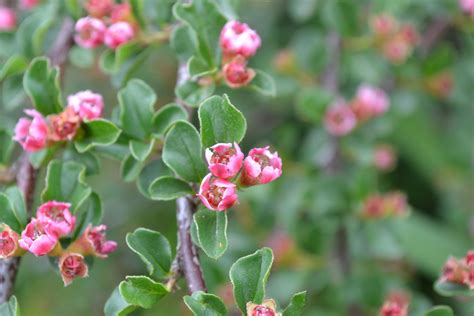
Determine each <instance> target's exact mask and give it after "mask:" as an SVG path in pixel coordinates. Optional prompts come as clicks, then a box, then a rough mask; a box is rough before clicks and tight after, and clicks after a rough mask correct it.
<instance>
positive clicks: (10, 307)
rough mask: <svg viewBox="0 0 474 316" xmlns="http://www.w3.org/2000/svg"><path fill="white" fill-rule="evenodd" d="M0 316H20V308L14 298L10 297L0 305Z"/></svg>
mask: <svg viewBox="0 0 474 316" xmlns="http://www.w3.org/2000/svg"><path fill="white" fill-rule="evenodd" d="M0 315H2V316H20V315H21V314H20V307H19V306H18V301H17V299H16V296H14V295H13V296H12V297H11V298H10V299H9V300H8V301H7V302H5V303H3V304H1V305H0Z"/></svg>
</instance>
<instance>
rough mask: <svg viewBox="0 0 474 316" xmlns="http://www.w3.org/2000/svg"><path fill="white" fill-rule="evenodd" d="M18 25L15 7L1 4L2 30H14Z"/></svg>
mask: <svg viewBox="0 0 474 316" xmlns="http://www.w3.org/2000/svg"><path fill="white" fill-rule="evenodd" d="M15 27H16V14H15V11H14V10H13V9H10V8H8V7H4V6H0V32H2V31H12V30H13V29H15Z"/></svg>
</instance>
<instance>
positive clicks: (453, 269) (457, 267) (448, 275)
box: [441, 257, 468, 284]
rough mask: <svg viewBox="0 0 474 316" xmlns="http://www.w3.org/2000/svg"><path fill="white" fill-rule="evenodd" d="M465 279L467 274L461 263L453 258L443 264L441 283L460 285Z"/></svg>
mask: <svg viewBox="0 0 474 316" xmlns="http://www.w3.org/2000/svg"><path fill="white" fill-rule="evenodd" d="M467 277H468V274H467V271H466V269H465V267H464V265H463V263H462V262H460V260H458V259H456V258H454V257H449V258H448V260H447V261H446V263H445V264H444V267H443V273H442V275H441V281H443V282H453V283H461V284H462V283H464V282H465V280H466V278H467Z"/></svg>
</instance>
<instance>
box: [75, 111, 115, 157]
mask: <svg viewBox="0 0 474 316" xmlns="http://www.w3.org/2000/svg"><path fill="white" fill-rule="evenodd" d="M81 130H82V132H83V134H81V136H80V138H79V139H77V140H76V141H75V146H76V149H77V151H78V152H80V153H84V152H86V151H88V150H89V149H91V148H94V147H95V146H109V145H112V144H113V143H115V141H116V140H117V139H118V137H119V135H120V130H119V129H118V127H117V126H115V125H114V124H113V123H112V122H110V121H107V120H105V119H95V120H92V121H85V122H83V123H82V124H81Z"/></svg>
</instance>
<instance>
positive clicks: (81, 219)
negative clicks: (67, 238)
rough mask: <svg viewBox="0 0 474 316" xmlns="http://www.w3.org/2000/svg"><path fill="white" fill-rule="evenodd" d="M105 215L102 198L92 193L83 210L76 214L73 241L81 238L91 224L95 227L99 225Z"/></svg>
mask: <svg viewBox="0 0 474 316" xmlns="http://www.w3.org/2000/svg"><path fill="white" fill-rule="evenodd" d="M103 214H104V213H103V209H102V201H101V199H100V196H99V195H98V194H97V193H95V192H92V193H91V195H90V196H89V198H88V199H87V201H86V202H85V203H83V204H82V206H81V208H80V209H79V210H78V211H77V212H76V214H75V215H76V217H77V220H76V228H75V229H74V233H73V235H72V240H74V239H76V238H77V237H79V235H80V234H82V233H83V232H84V230H85V229H86V227H87V226H88V225H89V224H92V225H94V226H96V225H99V224H100V223H101V221H102V216H103Z"/></svg>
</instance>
